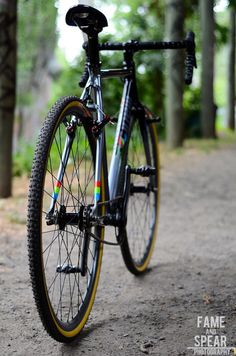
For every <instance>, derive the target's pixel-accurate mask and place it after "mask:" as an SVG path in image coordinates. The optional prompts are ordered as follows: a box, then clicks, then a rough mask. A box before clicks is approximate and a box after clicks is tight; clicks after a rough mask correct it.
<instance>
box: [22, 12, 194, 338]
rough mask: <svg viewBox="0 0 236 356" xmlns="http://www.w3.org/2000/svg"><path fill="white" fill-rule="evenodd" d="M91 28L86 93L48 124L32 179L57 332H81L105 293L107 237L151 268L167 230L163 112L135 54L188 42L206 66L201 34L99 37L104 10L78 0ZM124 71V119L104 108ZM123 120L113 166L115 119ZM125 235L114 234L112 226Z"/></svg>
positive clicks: (44, 306)
mask: <svg viewBox="0 0 236 356" xmlns="http://www.w3.org/2000/svg"><path fill="white" fill-rule="evenodd" d="M66 22H67V24H68V25H70V26H78V27H79V28H80V29H81V30H82V31H83V32H85V33H86V34H87V35H88V41H87V42H86V43H85V44H84V45H83V47H84V49H85V51H86V65H85V71H84V74H83V76H82V79H81V81H80V86H81V87H83V88H84V89H83V93H82V95H81V97H80V98H78V97H76V96H67V97H63V98H61V99H59V100H58V101H57V102H56V103H55V105H54V106H53V107H52V109H51V110H50V111H49V113H48V115H47V117H46V119H45V122H44V124H43V127H42V129H41V132H40V135H39V138H38V142H37V146H36V151H35V157H34V161H33V167H32V174H31V179H30V189H29V204H28V252H29V268H30V276H31V282H32V287H33V293H34V298H35V301H36V306H37V309H38V312H39V315H40V317H41V320H42V323H43V325H44V327H45V329H46V330H47V332H48V333H49V335H50V336H51V337H53V338H54V339H55V340H57V341H60V342H71V341H72V340H74V339H75V338H76V337H77V335H78V334H79V333H80V331H81V330H82V328H83V327H84V325H85V323H86V321H87V319H88V316H89V314H90V311H91V309H92V305H93V302H94V298H95V293H96V289H97V286H98V280H99V275H100V269H101V262H102V253H103V245H104V244H106V243H108V244H113V245H120V247H121V252H122V255H123V259H124V262H125V264H126V266H127V268H128V269H129V271H130V272H132V273H133V274H135V275H139V274H142V273H144V272H145V271H146V270H147V267H148V264H149V261H150V258H151V255H152V252H153V249H154V244H155V240H156V236H157V224H158V212H159V197H160V176H159V154H158V137H157V122H158V121H159V118H157V117H156V116H155V115H154V114H153V113H152V112H151V111H150V110H149V109H148V108H147V107H146V106H144V105H142V104H141V103H140V101H139V98H138V92H137V87H136V80H135V65H134V61H133V56H134V54H135V53H136V52H138V51H140V50H151V49H186V51H187V56H186V68H187V69H186V78H185V81H186V83H187V84H190V83H191V80H192V75H193V67H194V66H196V59H195V43H194V34H193V33H192V32H190V33H188V35H187V38H186V39H185V40H183V41H178V42H138V41H129V42H124V43H109V42H107V43H103V44H99V41H98V33H99V32H101V31H102V29H103V27H105V26H107V25H108V24H107V19H106V17H105V16H104V15H103V14H102V13H101V12H100V11H98V10H96V9H94V8H92V7H89V6H85V5H78V6H75V7H73V8H71V9H69V11H68V12H67V14H66ZM106 50H112V51H113V50H117V51H123V54H124V65H123V67H122V68H120V69H101V64H100V59H99V52H100V51H106ZM110 77H120V78H123V80H124V89H123V95H122V101H121V106H120V113H119V117H118V120H116V119H115V118H112V117H110V116H109V115H106V114H105V113H104V112H103V105H102V90H101V80H102V79H103V78H110ZM116 121H117V129H116V135H115V139H114V148H113V154H112V158H111V164H110V170H109V173H108V165H107V154H106V137H105V129H104V128H105V126H106V125H107V124H108V123H109V122H111V123H112V122H116ZM108 225H109V226H113V227H114V228H115V229H116V237H117V242H109V241H105V240H104V229H105V226H108Z"/></svg>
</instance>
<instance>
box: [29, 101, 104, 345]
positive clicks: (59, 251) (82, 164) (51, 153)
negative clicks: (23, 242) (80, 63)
mask: <svg viewBox="0 0 236 356" xmlns="http://www.w3.org/2000/svg"><path fill="white" fill-rule="evenodd" d="M89 118H90V114H89V112H88V111H87V109H86V108H85V107H84V105H83V104H82V103H81V102H80V101H79V99H78V98H77V97H65V98H62V99H60V100H59V101H57V103H56V104H55V105H54V106H53V107H52V109H51V111H50V112H49V114H48V116H47V118H46V120H45V122H44V125H43V128H42V130H41V132H40V136H39V139H38V144H37V148H36V152H35V158H34V163H33V168H32V175H31V180H30V189H29V206H28V251H29V268H30V276H31V282H32V287H33V293H34V298H35V301H36V305H37V309H38V312H39V315H40V317H41V320H42V322H43V325H44V327H45V329H46V330H47V332H48V333H49V334H50V335H51V336H52V337H53V338H54V339H56V340H57V341H60V342H70V341H72V340H73V339H74V338H75V337H76V336H77V335H78V334H79V332H80V331H81V330H82V328H83V326H84V325H85V323H86V321H87V319H88V316H89V313H90V311H91V308H92V305H93V302H94V298H95V293H96V289H97V285H98V280H99V275H100V269H101V262H102V243H101V242H100V241H98V240H93V239H91V238H90V236H91V235H89V233H88V230H83V229H81V228H80V226H79V223H76V222H74V223H73V221H72V220H74V221H76V219H77V220H78V221H79V220H81V219H82V215H83V211H84V209H85V208H86V207H87V206H88V205H89V204H93V200H94V170H95V156H96V144H95V140H94V137H93V135H92V133H91V131H90V130H89V127H88V126H87V125H86V119H88V120H89ZM100 191H101V199H103V197H104V194H105V192H104V184H103V177H102V179H101V186H100ZM90 229H91V230H90V232H91V233H93V234H94V235H96V236H98V237H99V240H102V239H103V233H104V232H103V228H102V227H92V228H90Z"/></svg>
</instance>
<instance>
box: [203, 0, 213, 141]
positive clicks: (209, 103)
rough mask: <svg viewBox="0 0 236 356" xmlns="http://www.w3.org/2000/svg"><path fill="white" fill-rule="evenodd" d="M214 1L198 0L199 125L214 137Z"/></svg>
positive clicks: (206, 133) (208, 134)
mask: <svg viewBox="0 0 236 356" xmlns="http://www.w3.org/2000/svg"><path fill="white" fill-rule="evenodd" d="M213 6H214V1H212V0H200V17H201V31H202V76H201V94H202V96H201V126H202V135H203V137H205V138H215V137H216V133H215V115H216V107H215V104H214V92H213V81H214V42H215V39H214V28H215V24H214V11H213Z"/></svg>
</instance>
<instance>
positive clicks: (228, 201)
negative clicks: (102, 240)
mask: <svg viewBox="0 0 236 356" xmlns="http://www.w3.org/2000/svg"><path fill="white" fill-rule="evenodd" d="M24 185H25V183H23V182H22V181H21V182H18V183H16V195H15V198H12V199H10V200H8V201H7V202H3V201H0V214H1V215H0V216H1V221H0V249H1V256H0V313H1V314H0V355H22V356H23V355H24V356H27V355H29V356H32V355H40V356H41V355H66V356H67V355H68V356H69V355H85V356H90V355H91V356H92V355H93V356H105V355H109V356H110V355H115V356H119V355H122V356H123V355H127V356H128V355H129V356H132V355H137V356H138V355H144V354H145V353H149V354H152V355H160V356H165V355H167V356H169V355H174V356H176V355H179V356H180V355H192V354H193V351H191V350H188V349H187V347H192V346H194V342H195V341H194V337H195V336H196V335H199V334H200V335H206V330H205V329H203V328H199V329H198V328H197V317H198V316H205V315H208V316H216V315H221V316H224V317H225V328H224V329H220V330H218V333H219V334H223V333H224V335H225V336H226V337H227V346H233V345H235V346H236V293H235V284H236V278H235V277H236V257H235V251H236V219H235V212H236V147H235V146H234V147H232V146H230V147H229V146H228V147H226V148H223V149H219V150H215V151H212V152H210V153H207V154H206V153H204V152H199V151H195V150H188V151H187V152H185V153H184V154H182V155H176V154H173V155H171V156H168V157H167V158H166V159H165V160H164V161H163V163H162V201H161V215H160V226H159V239H158V244H157V247H156V250H155V254H154V257H153V259H152V262H151V269H150V272H149V273H147V274H146V275H145V276H144V277H142V278H135V277H134V276H132V275H131V274H130V273H129V272H128V271H127V270H126V269H125V267H124V264H123V261H122V258H121V254H120V251H119V249H118V248H107V247H106V248H105V255H104V263H103V268H102V275H101V279H100V284H99V288H98V293H97V297H96V301H95V305H94V307H93V311H92V315H91V317H90V319H89V322H88V324H87V326H86V327H85V329H84V332H83V333H82V336H81V338H80V339H79V340H78V341H77V342H75V343H74V344H73V345H70V346H67V345H61V344H58V343H56V342H54V341H53V340H52V339H51V338H50V337H49V336H47V334H46V332H45V331H44V330H43V328H42V325H41V322H40V320H39V318H38V315H37V312H36V308H35V306H34V302H33V297H32V292H31V287H30V283H29V275H28V261H27V251H26V232H25V227H24V224H23V223H24V219H25V215H24V214H25V188H24Z"/></svg>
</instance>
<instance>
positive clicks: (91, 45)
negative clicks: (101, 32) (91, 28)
mask: <svg viewBox="0 0 236 356" xmlns="http://www.w3.org/2000/svg"><path fill="white" fill-rule="evenodd" d="M87 51H88V52H87V54H88V59H89V63H90V66H91V69H92V70H93V72H94V73H95V74H97V73H98V70H99V68H100V61H99V45H98V35H97V34H93V35H92V36H91V35H88V49H87Z"/></svg>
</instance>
